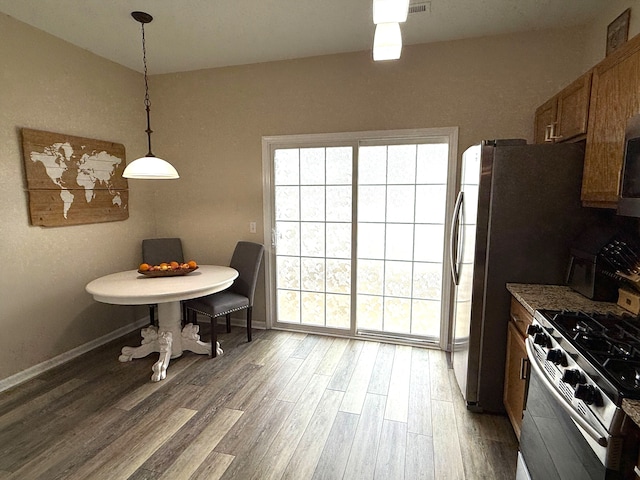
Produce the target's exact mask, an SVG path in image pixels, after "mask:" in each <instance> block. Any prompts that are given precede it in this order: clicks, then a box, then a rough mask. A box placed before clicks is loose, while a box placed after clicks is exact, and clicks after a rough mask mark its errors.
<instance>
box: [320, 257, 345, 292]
mask: <svg viewBox="0 0 640 480" xmlns="http://www.w3.org/2000/svg"><path fill="white" fill-rule="evenodd" d="M326 268H327V284H326V291H327V292H332V293H350V292H351V262H350V261H349V260H327V267H326Z"/></svg>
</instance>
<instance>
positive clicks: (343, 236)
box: [326, 223, 351, 259]
mask: <svg viewBox="0 0 640 480" xmlns="http://www.w3.org/2000/svg"><path fill="white" fill-rule="evenodd" d="M326 225H327V226H326V228H327V257H333V258H348V259H350V258H351V224H350V223H327V224H326Z"/></svg>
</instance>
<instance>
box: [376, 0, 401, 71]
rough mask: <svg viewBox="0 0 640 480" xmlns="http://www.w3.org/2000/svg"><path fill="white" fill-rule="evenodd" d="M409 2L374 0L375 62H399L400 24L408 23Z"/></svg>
mask: <svg viewBox="0 0 640 480" xmlns="http://www.w3.org/2000/svg"><path fill="white" fill-rule="evenodd" d="M408 14H409V0H373V23H374V24H375V26H376V31H375V34H374V36H373V60H374V61H381V60H397V59H398V58H400V53H401V52H402V34H401V32H400V23H402V22H406V21H407V16H408Z"/></svg>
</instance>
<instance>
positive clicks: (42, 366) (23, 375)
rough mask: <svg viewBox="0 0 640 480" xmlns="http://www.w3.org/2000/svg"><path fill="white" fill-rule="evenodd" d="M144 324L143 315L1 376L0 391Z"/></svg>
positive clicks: (147, 320)
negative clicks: (32, 364)
mask: <svg viewBox="0 0 640 480" xmlns="http://www.w3.org/2000/svg"><path fill="white" fill-rule="evenodd" d="M145 325H149V317H148V316H147V317H143V318H141V319H140V320H138V321H136V322H134V323H132V324H130V325H127V326H125V327H121V328H119V329H117V330H114V331H113V332H110V333H108V334H106V335H104V336H102V337H99V338H96V339H95V340H92V341H90V342H88V343H85V344H84V345H80V346H79V347H76V348H74V349H72V350H69V351H68V352H64V353H61V354H60V355H58V356H57V357H53V358H51V359H49V360H45V361H44V362H42V363H39V364H38V365H34V366H33V367H30V368H27V369H26V370H23V371H22V372H18V373H16V374H15V375H11V376H10V377H7V378H3V379H2V380H0V392H3V391H5V390H8V389H9V388H12V387H15V386H16V385H18V384H20V383H23V382H26V381H27V380H31V379H32V378H33V377H36V376H38V375H40V374H41V373H44V372H46V371H47V370H51V369H52V368H55V367H57V366H58V365H62V364H63V363H65V362H68V361H69V360H72V359H74V358H76V357H79V356H80V355H82V354H84V353H87V352H88V351H89V350H93V349H94V348H97V347H99V346H101V345H104V344H105V343H109V342H110V341H112V340H115V339H116V338H119V337H122V336H123V335H126V334H127V333H130V332H133V331H134V330H137V329H139V328H142V327H144V326H145Z"/></svg>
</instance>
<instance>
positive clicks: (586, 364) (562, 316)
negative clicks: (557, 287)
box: [531, 310, 640, 406]
mask: <svg viewBox="0 0 640 480" xmlns="http://www.w3.org/2000/svg"><path fill="white" fill-rule="evenodd" d="M536 319H537V320H538V322H539V323H540V324H541V325H546V330H547V334H548V335H550V336H551V337H552V338H553V339H555V341H556V343H557V346H556V348H555V349H554V348H551V349H548V353H547V357H550V358H547V359H548V360H550V361H551V362H553V361H554V360H555V358H556V357H561V356H562V353H560V352H561V351H562V350H564V352H565V353H566V354H569V356H570V357H571V358H572V359H573V360H574V361H575V363H576V364H577V366H578V367H579V368H580V369H581V370H583V372H582V373H583V374H586V375H587V376H588V377H589V378H590V379H591V381H593V383H594V384H595V385H596V386H597V387H598V388H599V389H600V390H601V391H602V392H603V393H604V394H605V395H607V396H608V397H609V398H610V399H611V400H612V401H613V403H615V404H616V405H617V406H620V405H621V404H622V399H623V398H630V399H640V321H639V320H638V319H637V318H635V317H632V316H630V315H629V316H614V315H602V314H586V313H583V312H566V311H553V310H540V311H537V312H536ZM531 330H532V332H533V334H534V337H533V341H534V343H536V344H537V345H541V346H543V345H544V343H543V342H544V341H545V338H544V337H543V336H539V337H536V327H535V326H534V327H532V328H531ZM537 333H541V332H537ZM536 339H537V342H536ZM556 365H561V364H558V363H556ZM563 374H564V372H563ZM572 375H574V376H577V374H573V373H568V376H569V378H570V379H571V376H572ZM570 383H573V382H570ZM579 385H581V383H576V384H575V385H573V386H574V387H578V386H579ZM579 395H580V393H579Z"/></svg>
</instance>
